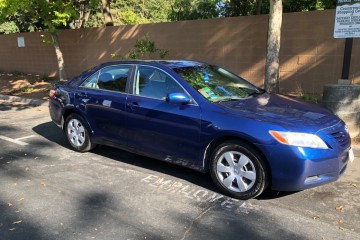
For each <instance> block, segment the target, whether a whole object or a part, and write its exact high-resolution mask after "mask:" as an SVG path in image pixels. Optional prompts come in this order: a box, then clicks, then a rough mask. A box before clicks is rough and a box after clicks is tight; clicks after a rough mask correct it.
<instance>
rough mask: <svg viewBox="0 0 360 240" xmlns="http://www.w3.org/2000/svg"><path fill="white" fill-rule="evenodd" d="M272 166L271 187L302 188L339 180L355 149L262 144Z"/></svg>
mask: <svg viewBox="0 0 360 240" xmlns="http://www.w3.org/2000/svg"><path fill="white" fill-rule="evenodd" d="M258 147H259V148H261V149H262V150H263V151H265V152H266V153H265V155H266V156H268V159H267V160H268V162H269V165H270V169H271V176H272V182H271V188H272V189H273V190H278V191H299V190H304V189H308V188H312V187H316V186H320V185H324V184H326V183H329V182H333V181H336V180H337V179H338V178H339V177H340V176H341V175H342V174H343V173H344V172H345V170H346V167H347V164H348V162H349V159H350V158H351V153H352V150H351V148H350V147H348V148H346V149H343V150H341V151H340V150H339V149H337V150H334V149H311V148H302V147H292V146H286V145H281V144H279V145H276V146H271V147H270V146H258Z"/></svg>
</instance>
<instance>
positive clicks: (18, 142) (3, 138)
mask: <svg viewBox="0 0 360 240" xmlns="http://www.w3.org/2000/svg"><path fill="white" fill-rule="evenodd" d="M32 137H35V136H34V135H30V136H26V137H21V138H17V139H12V138H9V137H5V136H1V135H0V139H2V140H5V141H8V142H12V143H15V144H18V145H21V146H26V145H28V143H26V142H23V141H20V140H21V139H26V138H32Z"/></svg>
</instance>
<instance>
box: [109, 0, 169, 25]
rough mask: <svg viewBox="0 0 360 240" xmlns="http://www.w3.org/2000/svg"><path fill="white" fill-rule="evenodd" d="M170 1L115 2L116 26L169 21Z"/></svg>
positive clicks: (129, 0)
mask: <svg viewBox="0 0 360 240" xmlns="http://www.w3.org/2000/svg"><path fill="white" fill-rule="evenodd" d="M170 2H171V1H169V0H114V1H112V2H111V8H112V9H113V18H114V22H115V25H124V24H141V23H157V22H167V21H169V19H168V15H169V12H170Z"/></svg>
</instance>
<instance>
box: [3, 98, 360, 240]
mask: <svg viewBox="0 0 360 240" xmlns="http://www.w3.org/2000/svg"><path fill="white" fill-rule="evenodd" d="M359 150H360V149H358V148H356V149H355V156H356V159H355V161H354V163H352V164H350V165H349V168H348V170H347V172H346V174H345V175H344V176H343V177H342V178H341V179H340V180H339V181H337V182H335V183H331V184H328V185H325V186H322V187H318V188H315V189H310V190H306V191H302V192H297V193H280V192H272V191H269V192H266V193H265V194H263V195H262V196H260V197H259V198H258V199H252V200H248V201H240V200H236V199H232V198H229V197H226V196H224V195H222V194H220V193H219V192H218V191H217V189H216V188H215V186H214V185H213V184H212V182H211V179H210V177H209V176H208V175H206V174H202V173H199V172H195V171H192V170H189V169H186V168H183V167H179V166H175V165H171V164H168V163H165V162H160V161H157V160H154V159H150V158H146V157H142V156H139V155H135V154H131V153H128V152H124V151H121V150H118V149H115V148H110V147H105V146H100V147H98V148H96V149H94V150H93V151H92V152H90V153H84V154H81V153H77V152H74V151H72V150H70V149H69V148H68V145H67V143H66V140H65V136H64V135H63V133H62V132H61V130H60V129H59V128H58V127H56V126H55V125H54V124H53V123H52V122H51V120H50V118H49V114H48V111H47V108H46V107H29V106H26V105H13V104H10V103H4V102H2V103H0V183H1V187H0V211H1V214H0V239H230V238H235V239H239V238H241V239H259V238H263V239H357V238H358V236H359V234H360V227H359V226H358V220H359V219H360V190H359V188H360V163H359V162H360V161H359V160H360V159H359V158H358V156H360V151H359Z"/></svg>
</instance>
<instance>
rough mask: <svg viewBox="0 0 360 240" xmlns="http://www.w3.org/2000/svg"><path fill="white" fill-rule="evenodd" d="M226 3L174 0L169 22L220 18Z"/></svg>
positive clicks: (201, 0)
mask: <svg viewBox="0 0 360 240" xmlns="http://www.w3.org/2000/svg"><path fill="white" fill-rule="evenodd" d="M225 4H227V1H221V0H174V1H172V5H171V12H170V14H169V18H170V20H171V21H180V20H191V19H207V18H216V17H220V16H222V15H223V14H222V12H223V8H224V6H225Z"/></svg>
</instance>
